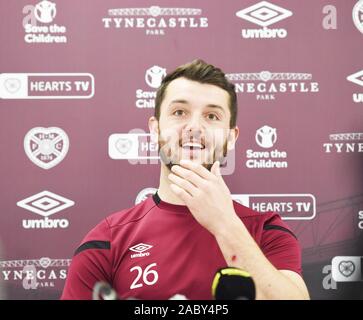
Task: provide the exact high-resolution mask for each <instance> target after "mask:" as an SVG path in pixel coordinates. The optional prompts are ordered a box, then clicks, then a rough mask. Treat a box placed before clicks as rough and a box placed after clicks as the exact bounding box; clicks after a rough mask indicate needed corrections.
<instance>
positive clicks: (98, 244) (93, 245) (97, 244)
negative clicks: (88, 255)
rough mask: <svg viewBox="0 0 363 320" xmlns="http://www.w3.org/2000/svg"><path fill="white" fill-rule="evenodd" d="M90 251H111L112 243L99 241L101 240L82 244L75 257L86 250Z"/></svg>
mask: <svg viewBox="0 0 363 320" xmlns="http://www.w3.org/2000/svg"><path fill="white" fill-rule="evenodd" d="M88 249H108V250H109V249H111V243H110V241H99V240H94V241H87V242H85V243H84V244H82V245H81V246H80V247H78V249H77V250H76V252H75V253H74V256H76V255H77V254H79V253H80V252H82V251H84V250H88Z"/></svg>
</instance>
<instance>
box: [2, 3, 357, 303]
mask: <svg viewBox="0 0 363 320" xmlns="http://www.w3.org/2000/svg"><path fill="white" fill-rule="evenodd" d="M0 40H1V48H0V146H1V157H0V177H1V179H0V194H1V202H0V243H1V246H0V247H1V250H0V271H1V272H0V298H4V299H58V298H59V297H60V294H61V291H62V288H63V286H64V281H65V279H66V276H67V270H68V266H69V263H70V261H71V259H72V255H73V252H74V250H75V248H76V247H77V246H78V244H79V243H80V241H81V240H82V238H83V237H84V236H85V234H86V233H87V232H88V231H89V230H90V229H91V228H92V227H93V226H95V225H96V224H97V223H98V222H100V221H101V220H102V219H103V218H104V217H106V216H108V215H109V214H111V213H113V212H116V211H118V210H120V209H123V208H128V207H131V206H133V205H134V204H135V202H138V201H142V199H144V198H145V196H147V195H148V194H150V193H151V192H152V191H153V190H154V189H148V188H157V186H158V179H159V167H160V166H159V164H158V160H157V159H155V145H153V144H152V143H151V142H150V141H149V140H148V135H147V134H148V127H147V120H148V118H149V117H150V116H151V115H152V114H153V111H154V110H153V108H154V98H155V93H156V90H157V88H158V86H159V85H160V81H161V80H162V78H163V77H164V76H165V74H166V73H167V72H169V71H172V70H173V69H174V68H175V67H176V66H178V65H180V64H183V63H185V62H189V61H191V60H193V59H196V58H202V59H204V60H205V61H207V62H209V63H212V64H214V65H216V66H219V67H220V68H222V69H223V70H224V71H225V73H226V76H227V77H228V78H229V79H230V80H231V81H232V82H233V83H235V84H236V91H237V94H238V108H239V116H238V126H239V128H240V137H239V139H238V141H237V145H236V150H235V152H234V153H233V156H232V157H231V159H230V162H229V163H230V166H229V169H228V170H227V171H226V172H225V173H226V174H225V180H226V182H227V184H228V186H229V187H230V190H231V192H232V194H233V197H234V199H236V201H239V202H241V203H243V204H245V205H248V206H250V207H253V208H254V209H256V210H259V211H261V214H263V213H264V212H265V211H268V210H274V211H277V212H279V213H280V214H281V216H282V217H283V219H285V220H286V222H287V223H288V224H289V225H290V226H291V228H292V229H293V230H294V232H295V233H296V235H297V236H298V238H299V240H300V243H301V246H302V249H303V271H304V278H305V281H306V283H307V285H308V287H309V291H310V294H311V297H312V298H314V299H345V298H354V299H359V298H363V295H362V292H363V290H362V287H363V286H362V280H363V276H362V275H363V273H362V272H363V271H362V270H363V269H362V266H361V262H362V258H361V257H362V256H363V241H362V233H363V158H362V155H363V62H362V50H363V1H362V0H360V1H356V0H345V1H338V0H327V1H316V0H306V1H300V0H289V1H282V0H272V1H271V2H266V1H262V2H259V1H256V0H241V1H223V2H222V1H207V0H204V1H196V0H194V1H190V0H183V1H180V0H175V1H154V2H150V1H145V0H139V1H136V2H135V1H126V0H125V1H120V0H109V1H86V0H63V1H56V0H54V1H36V0H29V1H26V0H18V1H1V2H0ZM170 232H172V230H171V231H170Z"/></svg>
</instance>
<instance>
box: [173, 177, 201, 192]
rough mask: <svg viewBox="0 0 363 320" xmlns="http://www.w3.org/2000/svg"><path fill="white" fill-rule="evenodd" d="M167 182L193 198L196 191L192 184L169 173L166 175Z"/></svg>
mask: <svg viewBox="0 0 363 320" xmlns="http://www.w3.org/2000/svg"><path fill="white" fill-rule="evenodd" d="M168 178H169V180H170V181H171V182H172V183H173V184H176V185H177V186H179V187H180V188H182V189H184V190H185V191H186V192H188V193H189V194H190V195H191V196H195V195H196V193H197V191H198V189H197V188H196V186H195V185H194V184H192V183H191V182H189V181H188V180H186V179H183V178H180V177H179V176H177V175H176V174H174V173H170V174H169V175H168Z"/></svg>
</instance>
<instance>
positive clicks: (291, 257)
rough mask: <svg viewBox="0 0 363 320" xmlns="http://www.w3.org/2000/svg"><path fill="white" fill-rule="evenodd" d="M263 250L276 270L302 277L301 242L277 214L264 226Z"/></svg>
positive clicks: (273, 214)
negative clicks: (290, 272)
mask: <svg viewBox="0 0 363 320" xmlns="http://www.w3.org/2000/svg"><path fill="white" fill-rule="evenodd" d="M261 250H262V252H263V253H264V254H265V256H266V258H267V259H268V260H269V261H270V262H271V263H272V264H273V265H274V266H275V268H276V269H278V270H291V271H294V272H296V273H298V274H299V275H302V268H301V248H300V244H299V241H298V240H297V238H296V236H295V234H294V233H293V232H292V231H291V230H290V228H289V227H288V226H287V224H286V223H284V222H283V221H282V220H281V217H280V216H279V215H278V214H276V213H272V215H271V217H270V218H268V219H267V220H266V221H265V223H264V225H263V232H262V239H261Z"/></svg>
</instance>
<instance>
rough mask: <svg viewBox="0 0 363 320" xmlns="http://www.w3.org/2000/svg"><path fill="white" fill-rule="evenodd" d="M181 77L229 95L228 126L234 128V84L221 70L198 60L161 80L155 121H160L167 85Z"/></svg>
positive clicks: (235, 115)
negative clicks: (213, 87)
mask: <svg viewBox="0 0 363 320" xmlns="http://www.w3.org/2000/svg"><path fill="white" fill-rule="evenodd" d="M181 77H183V78H186V79H189V80H193V81H197V82H199V83H203V84H204V83H206V84H212V85H215V86H217V87H219V88H221V89H223V90H226V91H227V92H228V95H229V110H230V112H231V119H230V122H229V125H230V127H231V128H234V127H235V126H236V121H237V96H236V91H235V86H234V84H233V83H231V82H229V81H228V80H227V78H226V77H225V74H224V72H223V71H222V70H221V69H219V68H216V67H215V66H213V65H211V64H208V63H206V62H204V61H203V60H200V59H197V60H194V61H192V62H190V63H186V64H184V65H182V66H180V67H178V68H177V69H175V70H174V71H173V72H171V73H169V74H168V75H167V76H166V77H165V78H164V79H163V81H162V82H161V85H160V87H159V89H158V91H157V93H156V99H155V114H154V115H155V117H156V119H157V120H159V119H160V106H161V103H162V102H163V100H164V97H165V92H166V89H167V87H168V85H169V83H170V82H171V81H173V80H175V79H177V78H181Z"/></svg>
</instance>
